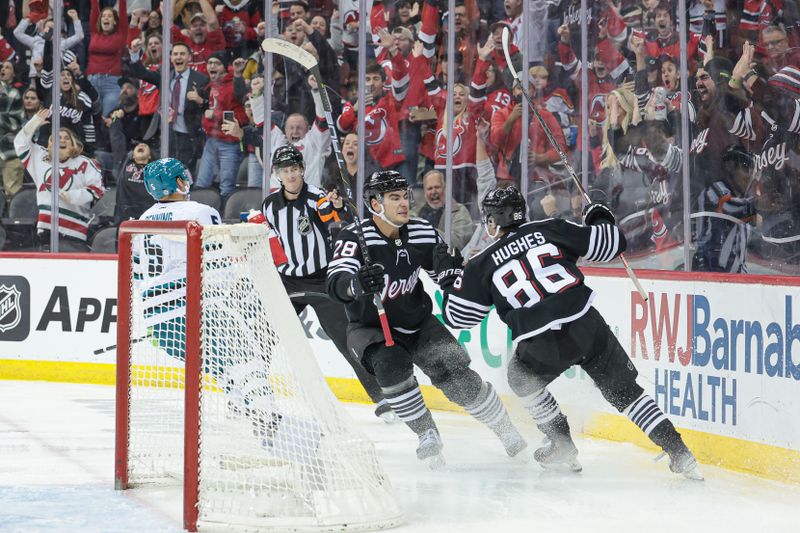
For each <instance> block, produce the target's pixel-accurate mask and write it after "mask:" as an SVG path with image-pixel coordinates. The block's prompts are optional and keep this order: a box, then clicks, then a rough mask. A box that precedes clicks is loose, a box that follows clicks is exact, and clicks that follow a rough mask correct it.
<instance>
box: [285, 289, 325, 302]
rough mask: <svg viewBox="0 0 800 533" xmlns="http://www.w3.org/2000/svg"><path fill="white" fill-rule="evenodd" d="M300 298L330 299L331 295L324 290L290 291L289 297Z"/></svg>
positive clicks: (292, 298) (291, 298)
mask: <svg viewBox="0 0 800 533" xmlns="http://www.w3.org/2000/svg"><path fill="white" fill-rule="evenodd" d="M300 298H317V299H319V300H330V299H331V297H330V296H328V295H327V294H325V293H324V292H310V291H309V292H290V293H289V299H290V300H295V299H298V300H299V299H300Z"/></svg>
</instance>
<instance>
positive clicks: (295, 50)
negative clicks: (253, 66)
mask: <svg viewBox="0 0 800 533" xmlns="http://www.w3.org/2000/svg"><path fill="white" fill-rule="evenodd" d="M261 48H262V49H263V50H264V51H265V52H272V53H273V54H278V55H281V56H284V57H288V58H289V59H292V60H294V61H296V62H298V63H300V64H301V65H303V66H304V67H305V68H306V70H308V71H309V72H310V73H311V74H312V75H313V76H314V79H315V80H316V81H317V87H318V89H319V95H320V98H321V99H322V109H323V110H324V111H325V120H326V121H327V123H328V131H330V132H331V146H332V147H333V153H334V155H335V156H336V163H337V166H338V167H339V175H340V176H341V178H342V183H344V186H345V189H346V190H347V203H348V205H349V206H350V211H351V212H352V215H353V221H354V222H355V226H356V238H357V239H358V246H359V248H360V249H361V255H362V257H363V258H364V264H365V265H370V264H371V263H372V262H371V260H370V257H369V250H368V249H367V242H366V239H365V238H364V229H363V228H362V227H361V217H359V216H358V209H357V208H356V203H355V201H354V198H355V196H354V194H353V187H352V184H351V182H350V178H348V174H347V167H346V166H345V163H344V158H343V157H342V150H341V147H340V145H339V135H338V133H337V132H336V122H334V120H333V109H332V107H331V100H330V98H328V92H327V87H326V86H325V82H324V81H323V79H322V74H321V73H320V71H319V64H318V63H317V60H316V59H315V58H314V56H312V55H311V54H309V53H308V52H306V51H305V50H303V49H302V48H300V47H299V46H295V45H293V44H292V43H289V42H287V41H284V40H281V39H264V41H263V42H262V43H261ZM373 302H374V304H375V308H376V309H377V310H378V320H380V323H381V329H382V330H383V337H384V341H385V344H386V346H394V338H393V337H392V330H391V328H390V327H389V319H388V318H387V317H386V309H385V308H384V307H383V302H382V301H381V296H380V294H375V295H373Z"/></svg>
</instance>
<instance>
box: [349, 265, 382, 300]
mask: <svg viewBox="0 0 800 533" xmlns="http://www.w3.org/2000/svg"><path fill="white" fill-rule="evenodd" d="M385 286H386V282H385V281H384V279H383V265H381V264H380V263H375V264H373V265H368V266H363V267H361V268H359V269H358V272H356V273H355V274H353V277H352V278H351V279H350V288H349V289H348V291H347V292H349V293H350V296H352V297H353V298H354V299H358V298H361V297H362V296H369V295H372V294H378V293H379V292H381V291H382V290H383V288H384V287H385Z"/></svg>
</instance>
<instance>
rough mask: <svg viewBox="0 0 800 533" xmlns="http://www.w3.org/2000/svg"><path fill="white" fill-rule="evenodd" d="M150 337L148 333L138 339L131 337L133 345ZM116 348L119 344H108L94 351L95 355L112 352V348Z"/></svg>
mask: <svg viewBox="0 0 800 533" xmlns="http://www.w3.org/2000/svg"><path fill="white" fill-rule="evenodd" d="M148 338H150V335H149V334H148V335H144V336H143V337H139V338H138V339H131V346H133V345H134V344H137V343H139V342H142V341H143V340H146V339H148ZM116 349H117V345H116V344H112V345H111V346H106V347H105V348H98V349H97V350H95V351H94V352H92V353H93V354H94V355H101V354H104V353H107V352H110V351H111V350H116Z"/></svg>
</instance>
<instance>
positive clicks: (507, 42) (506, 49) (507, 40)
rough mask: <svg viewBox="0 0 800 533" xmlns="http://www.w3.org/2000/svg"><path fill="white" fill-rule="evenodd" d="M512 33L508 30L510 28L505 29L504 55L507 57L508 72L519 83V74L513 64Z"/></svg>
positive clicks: (505, 27)
mask: <svg viewBox="0 0 800 533" xmlns="http://www.w3.org/2000/svg"><path fill="white" fill-rule="evenodd" d="M510 49H511V31H510V30H509V29H508V26H504V27H503V54H504V55H505V56H506V65H508V70H509V71H510V72H511V75H512V76H514V79H515V80H517V81H519V74H517V71H516V70H514V65H513V63H511V52H510Z"/></svg>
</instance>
